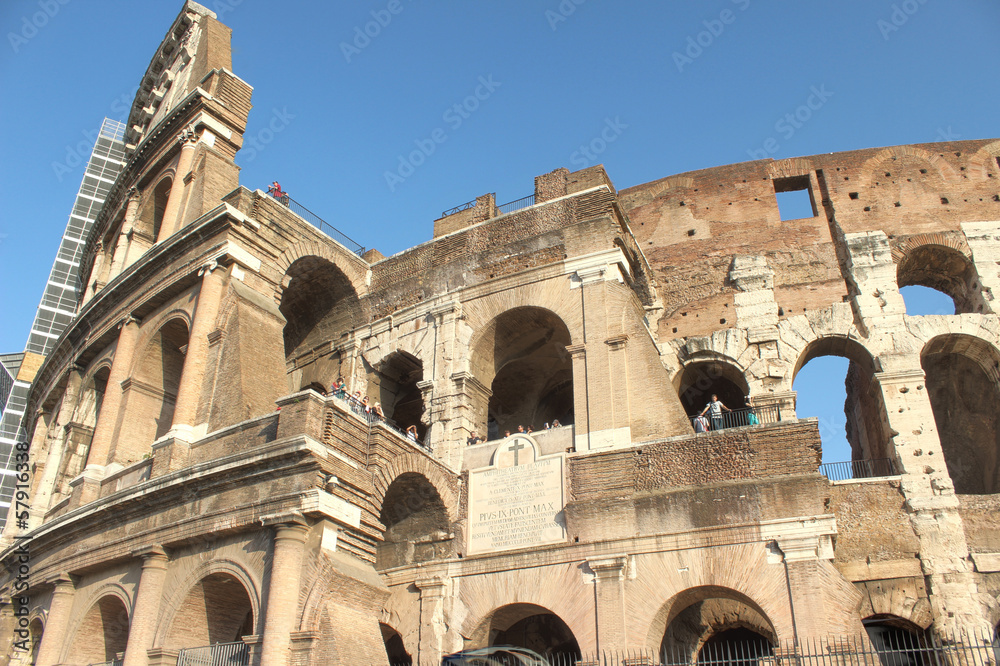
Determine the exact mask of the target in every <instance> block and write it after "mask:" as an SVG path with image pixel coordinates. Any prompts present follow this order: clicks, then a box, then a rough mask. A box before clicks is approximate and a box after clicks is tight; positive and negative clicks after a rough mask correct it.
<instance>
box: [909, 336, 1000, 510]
mask: <svg viewBox="0 0 1000 666" xmlns="http://www.w3.org/2000/svg"><path fill="white" fill-rule="evenodd" d="M920 362H921V365H922V366H923V368H924V374H925V376H926V380H927V395H928V398H929V399H930V402H931V408H932V409H933V411H934V422H935V424H936V425H937V431H938V437H939V438H940V441H941V448H942V450H943V451H944V460H945V464H946V465H947V467H948V473H949V475H950V476H951V480H952V483H953V484H954V485H955V492H956V493H959V494H973V495H980V494H993V493H1000V351H998V350H997V348H996V347H994V346H993V345H991V344H989V343H988V342H986V341H985V340H981V339H979V338H975V337H972V336H969V335H943V336H939V337H936V338H934V339H932V340H931V341H929V342H928V343H927V344H926V345H925V346H924V349H923V351H922V353H921V356H920Z"/></svg>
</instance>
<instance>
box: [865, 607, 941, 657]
mask: <svg viewBox="0 0 1000 666" xmlns="http://www.w3.org/2000/svg"><path fill="white" fill-rule="evenodd" d="M861 624H862V625H863V626H864V628H865V633H866V634H867V635H868V640H870V641H871V644H872V647H873V648H874V649H875V652H877V653H878V655H879V661H880V662H881V663H882V666H902V665H903V664H920V663H923V662H924V658H923V656H924V655H923V654H921V653H920V652H918V651H919V650H920V649H921V648H926V647H927V646H928V645H929V639H930V630H929V628H928V627H921V626H919V625H916V624H914V623H913V622H911V621H909V620H907V619H905V618H902V617H899V616H898V615H885V614H879V615H871V616H868V617H866V618H864V619H862V620H861Z"/></svg>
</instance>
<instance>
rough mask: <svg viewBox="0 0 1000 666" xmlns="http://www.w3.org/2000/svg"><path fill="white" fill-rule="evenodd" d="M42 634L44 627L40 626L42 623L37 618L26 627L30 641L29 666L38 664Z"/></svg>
mask: <svg viewBox="0 0 1000 666" xmlns="http://www.w3.org/2000/svg"><path fill="white" fill-rule="evenodd" d="M43 633H44V627H43V626H42V621H41V620H40V619H38V618H37V617H36V618H35V619H34V620H32V621H31V624H29V625H28V639H29V640H30V641H31V649H30V650H29V652H28V654H30V655H31V660H30V661H29V662H28V663H29V664H37V663H38V648H40V647H41V646H42V634H43Z"/></svg>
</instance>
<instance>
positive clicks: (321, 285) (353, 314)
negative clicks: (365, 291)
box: [279, 256, 364, 391]
mask: <svg viewBox="0 0 1000 666" xmlns="http://www.w3.org/2000/svg"><path fill="white" fill-rule="evenodd" d="M286 279H288V286H286V287H285V290H284V292H283V293H282V295H281V304H280V306H279V309H280V310H281V314H282V315H283V316H284V317H285V322H286V323H285V328H284V347H285V362H286V364H287V365H288V367H289V372H290V373H291V374H290V375H289V386H288V388H289V390H292V391H295V390H298V389H299V387H301V386H306V385H308V384H309V383H311V382H318V383H319V384H324V385H327V386H329V384H330V382H331V381H332V380H333V379H335V378H336V377H337V376H339V375H340V374H343V373H342V372H341V370H340V364H339V359H338V358H337V357H336V355H334V356H329V355H326V356H323V357H322V361H321V362H315V360H314V359H312V358H311V357H310V356H308V355H309V353H310V352H312V351H313V350H314V349H316V348H317V347H319V346H320V345H324V344H329V343H330V342H336V341H338V340H340V338H341V337H342V336H344V335H346V334H347V333H348V332H349V331H350V330H351V329H352V328H354V327H355V326H358V325H359V324H361V323H363V321H364V317H363V316H362V314H361V304H360V301H359V300H358V296H357V293H355V291H354V287H353V286H352V285H351V282H350V280H348V279H347V277H346V276H345V275H344V274H343V272H341V270H340V269H339V268H337V267H336V266H334V265H333V264H332V263H331V262H330V261H328V260H327V259H324V258H322V257H315V256H310V257H302V258H301V259H298V260H296V261H295V262H294V263H293V264H292V265H291V266H289V267H288V272H287V273H286ZM296 359H305V360H304V361H303V362H302V363H303V364H302V365H297V364H296Z"/></svg>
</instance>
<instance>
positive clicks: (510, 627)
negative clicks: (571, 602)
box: [469, 602, 582, 659]
mask: <svg viewBox="0 0 1000 666" xmlns="http://www.w3.org/2000/svg"><path fill="white" fill-rule="evenodd" d="M469 643H470V644H471V645H472V646H475V647H489V646H494V645H509V646H515V647H522V648H528V649H529V650H534V651H535V652H537V653H539V654H540V655H542V656H543V657H556V656H562V657H564V658H565V657H575V658H576V659H579V658H580V657H581V656H582V655H581V652H580V644H579V642H578V640H577V637H576V635H575V634H574V633H573V630H572V629H571V628H570V626H569V625H568V624H567V623H566V621H565V620H563V618H561V617H559V615H558V614H557V613H555V612H553V611H552V610H550V609H549V608H546V607H545V606H541V605H538V604H534V603H528V602H519V603H512V604H507V605H505V606H500V607H498V608H495V609H493V610H492V611H490V612H489V613H488V614H487V615H486V616H485V617H484V618H483V619H482V620H481V621H480V622H479V624H478V625H477V626H476V629H475V631H473V633H472V635H471V636H470V637H469Z"/></svg>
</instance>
